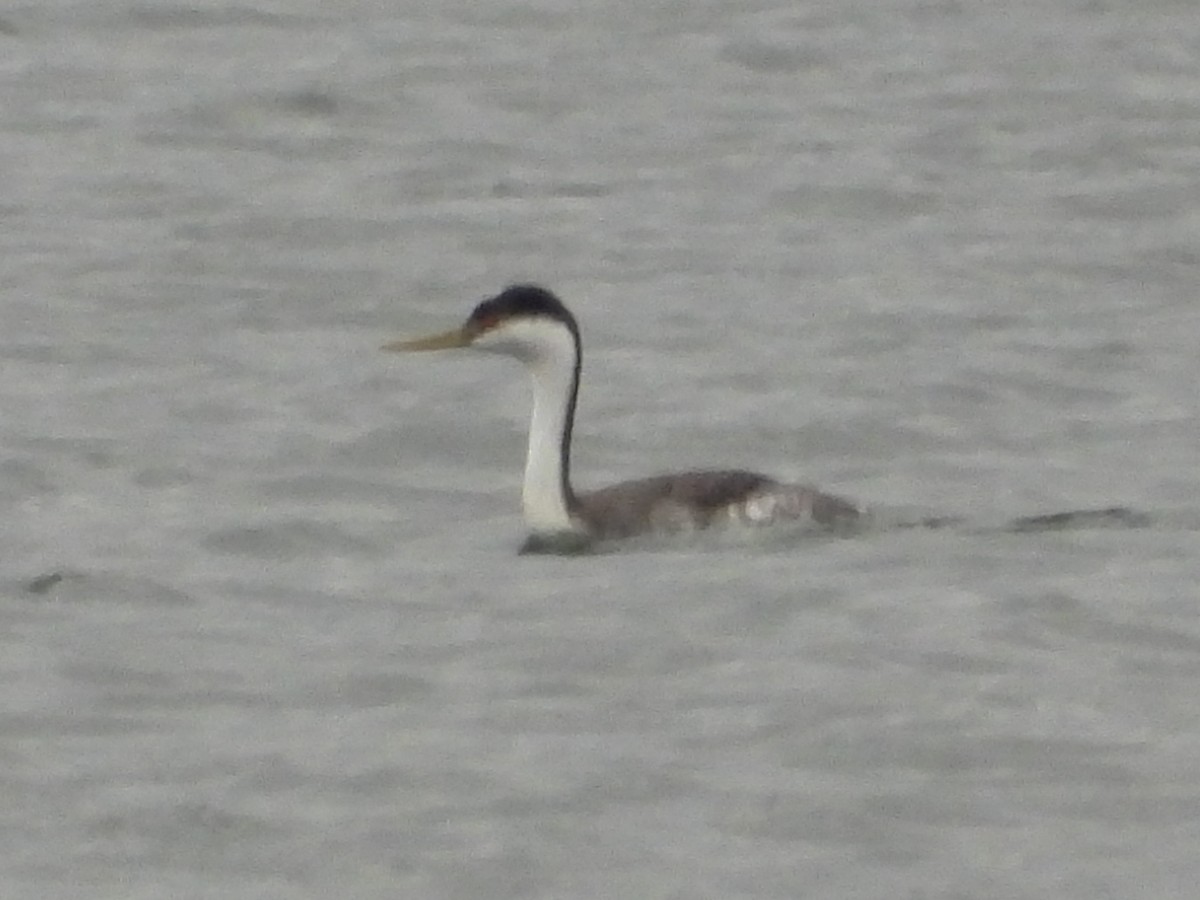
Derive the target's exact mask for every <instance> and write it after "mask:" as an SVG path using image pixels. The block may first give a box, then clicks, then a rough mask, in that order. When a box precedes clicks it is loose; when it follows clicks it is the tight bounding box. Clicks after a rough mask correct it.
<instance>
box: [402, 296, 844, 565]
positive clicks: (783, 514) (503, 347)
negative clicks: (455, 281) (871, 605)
mask: <svg viewBox="0 0 1200 900" xmlns="http://www.w3.org/2000/svg"><path fill="white" fill-rule="evenodd" d="M453 347H470V348H472V349H477V350H484V351H487V352H489V353H500V354H504V355H507V356H513V357H516V358H517V359H518V360H520V361H521V362H523V363H524V364H525V367H526V368H527V369H528V370H529V373H530V375H531V376H532V378H533V417H532V419H531V421H530V423H529V450H528V455H527V456H526V460H525V483H524V488H523V491H522V495H521V503H522V508H523V511H524V516H525V524H526V526H527V527H528V529H529V537H528V539H527V540H526V542H525V545H524V547H522V552H526V553H536V552H570V551H579V550H582V549H585V548H586V547H587V546H588V545H590V544H591V542H593V541H606V540H613V539H619V538H627V537H633V536H635V535H639V534H647V533H655V532H658V533H663V532H667V533H673V532H680V531H691V530H696V529H703V528H708V527H710V526H713V525H717V524H720V523H741V524H745V525H768V524H772V523H776V522H784V521H790V522H799V523H810V524H812V525H814V526H817V527H821V528H826V529H830V530H836V529H840V528H845V527H847V526H850V525H852V524H854V523H855V522H856V521H857V520H858V518H859V516H860V512H859V510H858V509H857V508H856V507H855V506H854V505H853V504H852V503H850V502H849V501H847V500H843V499H842V498H840V497H835V496H832V495H830V494H825V493H822V492H820V491H817V490H815V489H814V488H811V487H808V486H805V485H799V484H786V483H783V482H779V481H776V480H775V479H773V478H770V477H768V476H766V475H759V474H757V473H755V472H746V471H742V470H740V469H730V470H716V471H694V472H680V473H678V474H671V475H657V476H654V477H651V478H642V479H639V480H637V481H625V482H621V483H620V484H614V485H611V486H610V487H606V488H602V489H600V490H597V491H588V492H584V493H576V492H575V490H574V489H573V488H572V486H571V472H570V468H571V466H570V461H571V429H572V426H573V425H574V422H575V400H576V396H577V395H578V393H579V372H580V364H581V361H582V346H581V343H580V339H579V325H578V324H577V323H576V321H575V317H574V316H573V315H571V312H570V311H569V310H568V309H567V308H566V307H565V306H564V305H563V303H562V301H561V300H559V299H558V297H556V296H555V295H554V294H552V293H551V292H550V291H548V290H546V289H545V288H541V287H538V286H536V285H529V284H521V285H513V286H512V287H508V288H506V289H505V290H504V291H502V292H501V293H500V294H498V295H496V296H495V297H492V298H491V299H489V300H485V301H483V302H482V303H480V304H479V305H478V306H477V307H475V310H474V311H473V312H472V313H471V315H470V316H469V317H468V318H467V321H466V322H465V323H464V324H463V326H462V327H461V328H456V329H454V330H453V331H447V332H445V333H443V334H435V335H431V336H429V337H424V338H417V339H416V340H404V341H396V342H394V343H390V344H386V345H385V346H384V348H383V349H385V350H391V351H397V352H411V351H418V350H445V349H449V348H453Z"/></svg>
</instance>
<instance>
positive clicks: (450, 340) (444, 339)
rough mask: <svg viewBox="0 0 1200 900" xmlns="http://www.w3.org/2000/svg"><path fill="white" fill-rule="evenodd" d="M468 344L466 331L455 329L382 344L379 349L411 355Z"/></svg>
mask: <svg viewBox="0 0 1200 900" xmlns="http://www.w3.org/2000/svg"><path fill="white" fill-rule="evenodd" d="M470 343H471V338H470V336H469V335H468V334H467V332H466V329H463V328H455V329H454V330H453V331H444V332H442V333H441V334H431V335H429V336H428V337H423V338H414V339H412V340H407V341H392V342H391V343H390V344H384V345H383V347H382V348H381V349H383V350H390V351H392V352H393V353H413V352H417V351H420V350H450V349H452V348H454V347H465V346H467V345H468V344H470Z"/></svg>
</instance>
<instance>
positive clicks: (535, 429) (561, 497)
mask: <svg viewBox="0 0 1200 900" xmlns="http://www.w3.org/2000/svg"><path fill="white" fill-rule="evenodd" d="M556 331H557V334H555V335H554V338H555V339H554V340H551V341H548V342H547V344H546V345H545V346H543V348H542V350H541V352H539V353H538V354H537V355H536V356H534V357H533V358H529V359H526V363H527V365H528V366H529V371H530V374H531V375H532V377H533V417H532V418H531V420H530V423H529V452H528V455H527V456H526V458H525V485H524V489H523V491H522V494H521V504H522V508H523V510H524V513H525V524H526V525H528V526H529V529H530V530H531V531H533V532H534V533H542V534H548V533H554V532H564V531H571V530H573V529H574V527H575V526H574V524H573V523H572V520H571V513H572V511H573V510H574V509H575V508H576V505H577V502H576V499H575V492H574V491H573V490H572V489H571V471H570V470H571V430H572V428H573V427H574V424H575V397H576V394H577V393H578V391H579V369H580V361H581V360H580V357H581V354H580V347H579V340H578V337H577V336H575V335H574V334H572V333H571V332H569V331H568V330H567V329H565V328H561V329H556Z"/></svg>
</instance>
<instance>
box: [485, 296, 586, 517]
mask: <svg viewBox="0 0 1200 900" xmlns="http://www.w3.org/2000/svg"><path fill="white" fill-rule="evenodd" d="M473 346H475V347H477V348H479V349H481V350H487V351H493V352H497V353H505V354H508V355H511V356H515V357H517V358H518V359H520V360H521V361H522V362H523V363H525V365H526V367H527V368H528V369H529V374H530V376H531V377H532V379H533V416H532V418H531V419H530V422H529V451H528V454H527V456H526V458H525V485H524V489H523V490H522V493H521V506H522V509H523V511H524V514H525V524H526V525H527V526H528V528H529V530H530V531H532V532H534V533H535V534H553V533H556V532H564V531H572V530H574V527H575V526H574V523H572V521H571V511H570V508H569V506H568V501H567V495H566V490H567V488H566V485H567V475H568V473H567V472H565V471H564V467H565V463H566V460H565V459H564V454H563V446H562V438H563V432H564V430H565V429H566V428H567V425H568V421H567V417H568V416H569V415H570V414H571V410H570V407H571V399H572V395H573V393H574V391H575V363H576V359H575V354H576V348H575V339H574V337H573V336H572V334H571V332H570V329H568V328H567V327H566V326H565V325H563V324H562V323H560V322H556V321H554V320H553V319H540V318H535V319H520V320H516V321H513V322H511V323H506V324H505V325H503V326H501V327H499V328H497V329H496V330H495V332H493V333H490V334H487V335H484V336H483V337H482V338H481V339H480V340H477V341H476V343H475V344H474V345H473Z"/></svg>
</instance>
